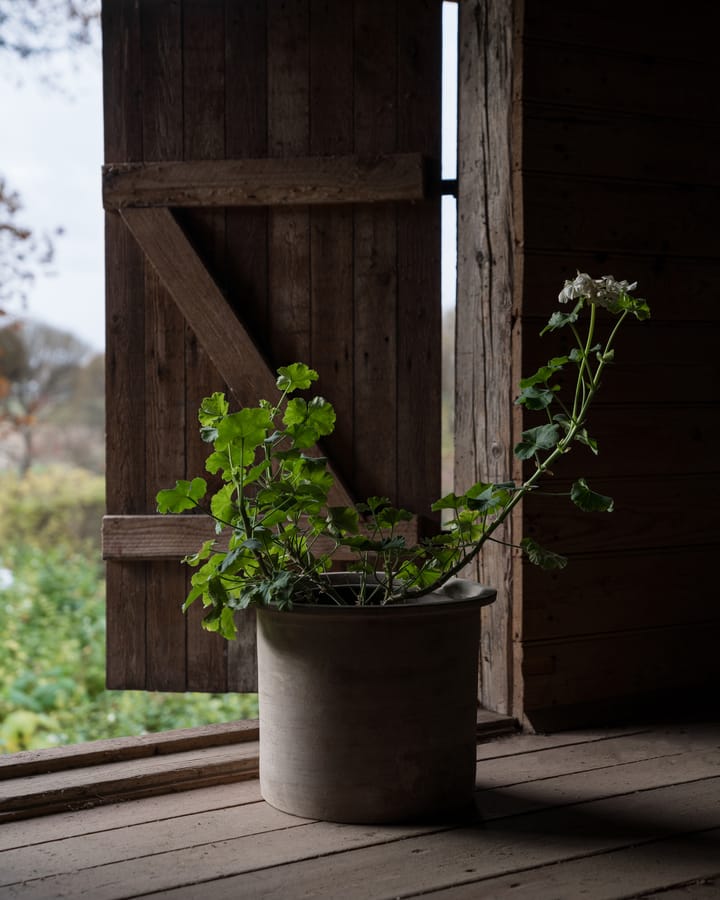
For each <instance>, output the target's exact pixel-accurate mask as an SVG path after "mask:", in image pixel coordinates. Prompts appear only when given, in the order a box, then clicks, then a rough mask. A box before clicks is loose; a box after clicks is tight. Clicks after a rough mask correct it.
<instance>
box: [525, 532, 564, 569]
mask: <svg viewBox="0 0 720 900" xmlns="http://www.w3.org/2000/svg"><path fill="white" fill-rule="evenodd" d="M520 546H521V547H522V549H523V550H524V551H525V554H526V555H527V558H528V559H529V560H530V562H531V563H533V564H534V565H536V566H540V568H541V569H564V568H565V566H566V565H567V559H566V558H565V557H564V556H560V554H559V553H553V551H552V550H546V549H545V548H544V547H541V546H540V544H538V543H537V542H536V541H534V540H533V539H532V538H523V539H522V540H521V541H520Z"/></svg>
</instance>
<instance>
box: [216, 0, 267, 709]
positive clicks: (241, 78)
mask: <svg viewBox="0 0 720 900" xmlns="http://www.w3.org/2000/svg"><path fill="white" fill-rule="evenodd" d="M224 60H225V104H226V114H225V116H224V121H223V124H224V127H225V157H226V158H227V159H238V158H241V159H242V158H245V159H248V158H249V159H256V158H261V157H262V158H264V157H267V152H268V133H267V120H268V109H267V94H268V86H267V4H266V3H265V2H264V0H246V2H243V3H226V4H225V53H224ZM225 248H226V253H225V260H224V273H225V278H226V282H225V285H224V287H225V290H226V296H227V299H228V302H229V303H230V306H231V308H232V310H233V312H234V313H235V315H236V316H237V318H238V319H239V320H240V321H241V322H242V323H243V325H244V326H245V328H246V329H247V330H248V332H249V334H250V335H252V337H253V341H254V343H255V345H256V346H257V348H258V350H259V351H260V353H261V354H262V355H263V356H264V357H265V358H266V359H269V358H270V357H271V347H270V317H269V296H268V278H269V274H268V272H269V264H268V210H267V208H263V207H254V208H247V207H246V208H241V207H228V208H226V210H225ZM255 399H256V398H253V397H244V398H242V400H241V402H243V403H254V402H255ZM236 623H237V625H238V640H237V641H231V642H229V643H227V646H226V648H225V652H226V657H227V685H228V689H229V690H233V691H241V692H245V691H256V690H257V653H256V649H255V639H256V635H255V613H254V611H252V610H249V611H246V612H243V613H239V614H238V615H237V616H236Z"/></svg>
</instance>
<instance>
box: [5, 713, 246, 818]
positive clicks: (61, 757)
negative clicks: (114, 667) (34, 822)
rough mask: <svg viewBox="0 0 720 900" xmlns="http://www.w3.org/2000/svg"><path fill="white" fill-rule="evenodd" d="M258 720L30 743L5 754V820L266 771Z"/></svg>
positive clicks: (114, 801) (186, 788) (181, 788)
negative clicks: (47, 745)
mask: <svg viewBox="0 0 720 900" xmlns="http://www.w3.org/2000/svg"><path fill="white" fill-rule="evenodd" d="M258 734H259V730H258V723H257V720H248V721H241V722H233V723H229V724H223V725H206V726H201V727H198V728H184V729H178V730H176V731H165V732H162V733H159V734H146V735H142V736H141V737H128V738H116V739H112V740H102V741H91V742H88V743H85V744H75V745H72V746H68V747H56V748H51V749H48V750H26V751H22V752H20V753H13V754H11V755H9V756H7V757H5V758H4V759H0V822H3V821H10V820H12V819H22V818H29V817H32V816H40V815H48V814H49V813H54V812H62V811H65V810H74V809H85V808H88V807H90V806H98V805H100V804H105V803H117V802H120V801H123V800H131V799H135V798H138V797H151V796H154V795H158V794H165V793H171V792H174V791H186V790H192V789H193V788H199V787H208V786H210V785H214V784H223V783H227V782H230V781H242V780H245V779H250V778H257V776H258Z"/></svg>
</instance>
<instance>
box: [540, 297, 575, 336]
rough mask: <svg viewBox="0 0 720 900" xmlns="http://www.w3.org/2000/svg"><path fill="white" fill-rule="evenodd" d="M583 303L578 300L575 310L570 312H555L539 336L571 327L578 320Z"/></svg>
mask: <svg viewBox="0 0 720 900" xmlns="http://www.w3.org/2000/svg"><path fill="white" fill-rule="evenodd" d="M582 306H583V301H582V300H579V301H578V303H577V304H576V305H575V309H573V310H572V312H561V311H560V310H557V312H554V313H553V314H552V315H551V316H550V321H549V322H548V323H547V325H546V326H545V327H544V328H543V330H542V331H541V332H540V334H541V335H543V334H545V333H546V332H547V331H557V329H558V328H564V327H565V326H566V325H573V324H574V323H575V322H577V320H578V316H579V313H580V310H581V309H582Z"/></svg>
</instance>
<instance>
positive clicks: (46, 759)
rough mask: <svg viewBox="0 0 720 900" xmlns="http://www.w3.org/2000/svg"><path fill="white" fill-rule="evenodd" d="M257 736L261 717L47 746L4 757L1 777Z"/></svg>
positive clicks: (88, 764)
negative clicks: (46, 747)
mask: <svg viewBox="0 0 720 900" xmlns="http://www.w3.org/2000/svg"><path fill="white" fill-rule="evenodd" d="M257 739H258V724H257V721H256V720H247V721H241V722H228V723H226V724H219V725H199V726H197V727H195V728H179V729H175V730H173V731H163V732H160V733H159V734H143V735H138V736H137V737H124V738H108V739H107V740H101V741H89V742H87V743H84V744H71V745H69V746H66V747H51V748H48V749H45V750H23V751H21V752H20V753H12V754H10V755H8V756H4V757H2V758H0V781H2V780H5V779H8V778H18V777H23V776H27V775H44V774H47V773H48V772H59V771H66V770H67V769H78V768H87V767H88V766H95V765H101V764H106V763H114V762H121V761H125V760H129V759H140V758H143V757H149V756H159V755H164V754H168V753H179V752H184V751H187V750H196V749H201V748H205V747H218V746H223V745H225V744H237V743H244V742H247V741H256V740H257Z"/></svg>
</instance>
